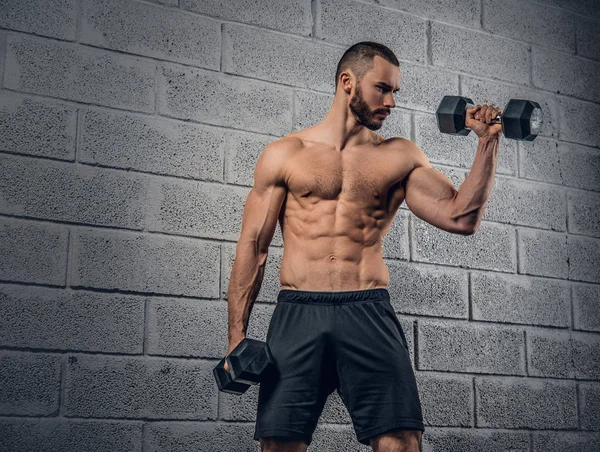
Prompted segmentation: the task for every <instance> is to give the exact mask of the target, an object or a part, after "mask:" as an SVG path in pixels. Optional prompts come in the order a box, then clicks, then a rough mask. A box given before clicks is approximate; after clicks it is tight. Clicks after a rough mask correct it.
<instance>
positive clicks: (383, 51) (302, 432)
mask: <svg viewBox="0 0 600 452" xmlns="http://www.w3.org/2000/svg"><path fill="white" fill-rule="evenodd" d="M399 86H400V68H399V62H398V60H397V59H396V57H395V56H394V54H393V52H392V51H391V50H390V49H388V48H387V47H385V46H383V45H381V44H377V43H373V42H363V43H358V44H355V45H354V46H352V47H350V48H349V49H348V50H347V51H346V53H345V54H344V56H343V57H342V59H341V60H340V62H339V64H338V69H337V73H336V93H335V98H334V101H333V106H332V107H331V110H330V111H329V112H328V114H327V115H326V116H325V118H324V119H323V121H321V122H320V123H318V124H316V125H314V126H312V127H309V128H307V129H304V130H301V131H298V132H294V133H291V134H289V135H287V136H285V137H283V138H281V139H279V140H277V141H274V142H273V143H270V144H269V145H267V146H266V147H265V149H264V150H263V152H262V153H261V155H260V157H259V158H258V161H257V163H256V168H255V172H254V186H253V187H252V190H251V191H250V193H249V194H248V198H247V200H246V205H245V208H244V212H243V218H242V229H241V234H240V238H239V241H238V243H237V247H236V257H235V261H234V264H233V268H232V272H231V280H230V283H229V289H228V308H229V318H228V320H229V326H228V328H229V335H228V336H229V350H228V351H227V355H228V354H229V353H230V352H231V351H232V350H233V349H234V348H235V347H236V345H237V344H238V343H239V342H240V341H241V340H242V339H243V338H244V337H245V336H246V330H247V327H248V320H249V317H250V312H251V310H252V305H253V303H254V300H255V298H256V296H257V295H258V292H259V289H260V286H261V283H262V278H263V275H264V270H265V262H266V260H267V253H268V247H269V244H270V243H271V240H272V238H273V234H274V232H275V228H276V225H277V221H278V220H279V224H280V227H281V231H282V234H283V241H284V249H283V260H282V262H281V273H280V281H281V286H282V290H281V291H280V293H279V295H278V298H277V301H278V302H277V304H276V306H275V310H274V312H273V316H272V318H271V323H270V325H269V330H268V333H267V343H268V344H269V347H270V349H271V352H272V354H273V358H274V360H275V364H276V367H277V372H276V373H275V374H273V376H271V377H269V378H268V379H267V380H266V381H263V382H261V384H260V391H259V400H258V412H257V421H256V430H255V435H254V439H256V440H259V441H260V447H261V450H262V451H263V452H266V451H286V452H287V451H290V452H292V451H293V452H297V451H306V450H307V447H308V445H309V444H310V442H311V441H312V435H313V432H314V429H315V428H316V425H317V421H318V419H319V416H320V414H321V412H322V410H323V406H324V404H325V401H326V400H327V397H328V396H329V394H331V393H332V392H333V391H334V390H336V389H337V391H338V393H339V395H340V397H341V399H342V401H343V402H344V404H345V406H346V408H347V409H348V411H349V413H350V416H351V418H352V422H353V426H354V430H355V432H356V435H357V439H358V441H359V442H360V443H362V444H365V445H370V446H371V447H372V448H373V450H374V451H410V452H415V451H419V450H420V444H421V433H422V431H424V427H423V422H422V414H421V404H420V400H419V395H418V393H417V387H416V383H415V378H414V373H413V370H412V367H411V362H410V357H409V353H408V347H407V344H406V338H405V336H404V332H403V331H402V327H401V326H400V323H399V321H398V319H397V318H396V315H395V313H394V309H393V307H392V305H391V303H390V300H389V293H388V291H387V290H386V287H387V285H388V283H389V272H388V269H387V266H386V264H385V262H384V260H383V258H382V252H381V242H382V238H383V236H384V235H385V234H386V233H387V232H388V231H389V230H390V227H391V224H392V221H393V219H394V216H395V214H396V212H397V210H398V208H399V206H400V204H401V203H402V201H404V200H406V204H407V206H408V207H409V209H410V210H411V211H412V212H413V213H414V214H415V215H416V216H417V217H419V218H421V219H423V220H425V221H427V222H428V223H430V224H432V225H434V226H437V227H438V228H441V229H443V230H445V231H448V232H451V233H456V234H463V235H470V234H473V233H474V232H475V231H476V230H477V228H478V227H479V224H480V222H481V217H482V215H483V212H484V209H485V206H486V205H487V200H488V197H489V195H490V192H491V190H492V185H493V179H494V173H495V169H496V161H497V154H498V146H499V137H500V135H499V133H500V131H501V126H500V125H499V124H491V122H492V118H493V117H495V116H496V115H497V114H498V113H500V112H501V111H502V110H501V109H499V108H496V107H493V106H490V105H478V106H476V107H474V108H472V109H469V110H467V122H466V124H467V127H469V128H471V129H472V130H473V131H474V132H475V133H476V134H477V136H478V137H479V142H478V147H477V151H476V155H475V160H474V163H473V166H472V168H471V171H470V173H469V176H468V177H467V178H466V180H465V181H464V183H463V184H462V185H461V187H460V190H458V191H457V190H456V189H455V188H454V185H453V184H452V182H451V181H450V180H449V179H448V178H447V177H446V176H445V175H443V174H442V173H441V172H439V171H437V170H435V169H434V168H432V166H431V164H430V163H429V161H428V159H427V157H426V156H425V154H424V153H423V151H421V149H419V147H417V146H416V145H415V144H414V143H412V142H411V141H409V140H407V139H405V138H400V137H394V138H389V139H385V138H384V137H382V136H380V135H378V134H376V133H375V132H374V131H375V130H378V129H379V128H381V126H382V125H383V122H384V121H385V118H386V115H387V114H389V113H390V111H391V109H392V108H394V107H395V102H394V93H395V92H397V91H398V89H399ZM226 369H227V370H229V368H228V366H226Z"/></svg>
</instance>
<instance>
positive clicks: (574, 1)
mask: <svg viewBox="0 0 600 452" xmlns="http://www.w3.org/2000/svg"><path fill="white" fill-rule="evenodd" d="M537 2H538V3H545V4H548V5H552V6H556V7H558V8H562V9H564V10H566V11H571V12H574V13H577V14H581V15H582V16H587V17H593V18H595V19H600V9H598V3H597V2H596V0H537ZM577 19H578V20H579V19H580V17H577ZM536 452H537V451H536Z"/></svg>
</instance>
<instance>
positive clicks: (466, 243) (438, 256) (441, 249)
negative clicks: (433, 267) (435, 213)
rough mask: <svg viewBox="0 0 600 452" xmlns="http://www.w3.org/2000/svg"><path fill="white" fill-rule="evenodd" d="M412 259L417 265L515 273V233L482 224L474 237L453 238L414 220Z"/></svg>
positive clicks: (447, 233) (489, 224) (415, 218)
mask: <svg viewBox="0 0 600 452" xmlns="http://www.w3.org/2000/svg"><path fill="white" fill-rule="evenodd" d="M411 221H412V236H411V240H412V259H413V260H414V261H415V262H429V263H433V264H445V265H450V266H455V267H466V268H479V269H484V270H497V271H507V272H511V273H512V272H514V271H515V269H516V266H517V262H516V244H515V233H514V231H513V230H512V229H510V228H507V227H505V226H502V225H495V224H492V223H487V222H483V223H482V224H481V226H480V228H479V229H478V230H477V231H476V232H475V234H473V235H470V236H462V235H459V234H451V233H449V232H446V231H444V230H442V229H439V228H436V227H434V226H431V225H429V223H427V222H425V221H423V220H420V219H417V217H415V216H413V217H411Z"/></svg>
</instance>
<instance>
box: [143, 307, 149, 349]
mask: <svg viewBox="0 0 600 452" xmlns="http://www.w3.org/2000/svg"><path fill="white" fill-rule="evenodd" d="M149 304H150V300H149V299H148V297H146V298H145V299H144V333H143V337H142V355H144V356H148V340H147V337H148V323H149V317H150V316H149V315H148V310H149V309H150V307H149Z"/></svg>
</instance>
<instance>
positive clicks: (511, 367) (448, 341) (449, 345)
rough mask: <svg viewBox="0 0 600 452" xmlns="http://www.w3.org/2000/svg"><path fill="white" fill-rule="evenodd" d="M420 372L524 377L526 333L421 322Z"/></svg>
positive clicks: (419, 337)
mask: <svg viewBox="0 0 600 452" xmlns="http://www.w3.org/2000/svg"><path fill="white" fill-rule="evenodd" d="M418 328H419V330H418V336H417V337H418V356H419V358H418V363H417V366H418V368H419V370H446V371H452V372H468V373H494V374H506V375H524V373H525V349H524V341H523V332H522V331H521V330H519V329H516V328H506V327H498V326H487V325H481V324H469V323H466V322H453V323H450V322H433V321H425V320H419V321H418Z"/></svg>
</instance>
